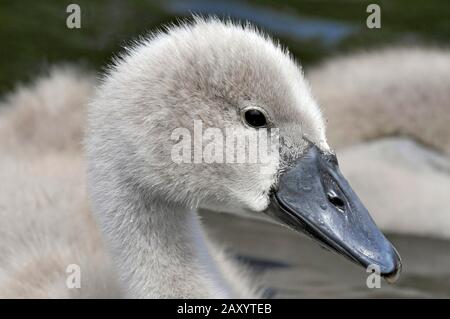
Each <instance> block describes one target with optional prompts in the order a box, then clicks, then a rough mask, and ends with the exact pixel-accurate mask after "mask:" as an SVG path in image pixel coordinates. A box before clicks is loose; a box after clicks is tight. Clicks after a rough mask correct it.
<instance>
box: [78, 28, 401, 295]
mask: <svg viewBox="0 0 450 319" xmlns="http://www.w3.org/2000/svg"><path fill="white" fill-rule="evenodd" d="M249 111H250V112H249ZM195 121H201V123H202V125H203V129H204V130H206V129H208V128H218V129H219V130H225V128H229V127H231V128H238V129H240V130H242V132H254V131H256V130H259V129H260V128H261V127H269V128H276V129H277V130H278V134H279V141H280V146H279V148H277V150H276V152H272V153H270V155H269V156H270V157H271V158H270V160H269V161H268V164H267V163H265V164H262V163H256V164H255V163H242V164H237V163H206V161H200V162H199V163H197V162H195V163H189V162H186V163H184V162H183V163H177V162H176V161H174V160H173V158H172V151H173V147H174V145H175V144H176V143H177V142H178V141H177V140H174V139H173V133H174V132H175V130H176V129H178V128H182V129H183V130H187V131H188V132H189V133H192V134H191V136H193V144H194V148H195V144H196V143H200V142H199V141H200V140H201V139H202V138H203V137H202V136H200V137H199V136H198V135H197V134H196V133H195V131H194V122H195ZM252 125H253V127H252ZM254 126H257V127H258V128H255V127H254ZM209 143H213V144H212V145H215V143H220V142H219V140H218V139H217V140H216V139H213V140H212V141H211V140H210V141H209ZM209 145H211V144H209ZM85 146H86V151H87V166H88V191H89V193H90V198H91V204H92V210H93V213H94V215H95V216H96V219H97V221H98V223H99V225H100V228H101V230H102V233H103V236H104V239H105V242H106V243H107V245H108V248H109V250H110V252H111V255H112V258H113V261H114V264H115V266H116V268H117V271H118V273H119V277H120V282H121V285H122V287H123V289H124V292H125V295H126V296H128V297H137V298H146V297H150V298H160V297H172V298H201V297H207V298H212V297H218V298H220V297H251V296H253V295H252V294H251V291H252V290H251V289H250V288H249V289H245V288H244V287H243V286H244V284H243V283H240V282H238V280H236V279H233V276H232V275H231V274H230V272H229V271H224V270H225V268H224V267H226V266H224V265H226V263H227V262H226V260H225V259H223V258H221V257H220V256H218V255H217V254H216V252H215V247H214V245H213V244H212V243H211V242H210V241H208V238H207V236H205V235H204V233H203V230H202V226H201V223H200V221H199V218H198V215H197V213H196V210H197V209H198V208H208V209H215V210H220V211H225V212H230V213H234V214H243V215H247V216H248V215H250V216H253V217H256V218H264V219H269V220H272V221H274V222H276V223H278V224H282V225H285V226H287V227H289V228H291V229H293V230H295V231H300V232H304V233H307V234H308V235H310V236H311V237H312V238H314V239H315V240H317V241H319V243H320V244H321V245H323V246H325V247H327V248H329V249H331V250H333V251H336V252H338V253H340V254H342V255H344V256H346V257H348V258H349V259H350V260H352V261H354V262H356V263H358V264H360V265H362V266H364V267H367V266H368V265H370V264H375V265H377V266H379V267H380V271H381V274H382V275H384V276H386V277H388V278H394V277H397V274H398V273H399V270H400V266H401V264H400V258H399V256H398V254H397V252H396V251H395V249H394V248H393V246H392V245H391V244H390V243H389V241H388V240H387V239H386V238H385V237H384V236H383V235H382V233H381V232H380V231H379V230H378V228H377V227H376V225H375V223H374V222H373V220H372V219H371V217H370V215H369V213H368V212H367V210H366V209H365V207H364V206H363V204H362V203H361V202H360V200H359V199H358V197H357V196H356V194H355V193H354V192H353V191H352V189H351V187H350V186H349V184H348V183H347V181H346V180H345V179H344V177H343V176H342V175H341V174H340V172H339V168H338V164H337V160H336V157H335V155H334V153H333V152H332V150H331V149H330V147H329V146H328V144H327V142H326V136H325V125H324V122H323V119H322V115H321V113H320V111H319V108H318V106H317V105H316V103H315V101H314V99H313V98H312V96H311V94H310V91H309V88H308V85H307V83H306V81H305V79H304V78H303V75H302V72H301V70H300V68H299V66H298V65H297V64H296V63H295V62H294V61H293V59H292V58H291V57H290V55H289V54H288V53H287V52H286V51H285V50H283V49H282V48H280V46H279V45H276V44H274V43H273V42H272V41H271V40H270V39H269V38H268V37H267V36H265V35H263V34H261V33H260V32H258V31H257V30H255V29H254V28H252V27H250V26H246V27H243V26H240V25H235V24H232V23H230V22H226V23H224V22H220V21H218V20H215V19H210V20H201V19H197V20H196V21H195V22H194V23H192V24H185V25H182V26H179V27H173V28H170V29H169V30H167V32H166V33H159V34H156V35H154V36H152V37H151V38H150V39H146V40H142V41H141V42H140V43H138V44H136V45H135V46H134V47H133V48H130V49H128V50H127V53H126V54H125V56H123V57H122V58H120V59H117V60H116V61H115V64H114V66H112V67H111V68H110V70H109V72H108V74H107V75H106V76H105V78H104V80H103V83H102V84H101V85H100V87H99V89H98V91H97V93H96V96H95V97H94V99H93V101H92V103H90V106H89V109H88V127H87V136H86V139H85ZM215 146H217V145H215ZM219 146H220V145H219ZM189 158H190V156H189ZM237 284H238V285H237Z"/></svg>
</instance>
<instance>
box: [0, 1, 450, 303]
mask: <svg viewBox="0 0 450 319" xmlns="http://www.w3.org/2000/svg"><path fill="white" fill-rule="evenodd" d="M73 2H74V1H59V0H46V1H23V0H18V1H17V0H15V1H13V0H3V1H1V3H0V43H1V46H0V57H1V58H0V100H2V101H6V102H4V103H3V104H1V105H0V111H1V108H2V107H3V108H6V107H8V104H13V102H11V101H14V92H15V91H14V90H16V89H17V88H18V87H19V86H29V85H32V83H33V82H34V81H35V79H36V78H37V77H38V76H40V75H41V74H43V73H46V72H47V71H48V70H49V69H51V67H53V66H54V65H64V64H70V65H75V66H76V67H77V68H82V69H84V70H89V72H101V71H102V70H103V69H104V68H105V67H106V66H107V64H108V63H109V62H110V61H111V58H112V57H113V56H114V55H116V54H119V53H120V52H121V50H122V47H124V46H127V45H128V44H130V43H132V40H134V39H137V37H138V36H139V35H143V34H145V33H147V32H151V31H152V30H156V29H157V28H161V26H162V25H165V24H169V23H179V21H180V19H189V18H190V16H191V14H193V13H195V14H201V15H216V16H218V17H225V18H231V19H232V20H236V21H250V22H252V23H254V24H255V25H257V26H258V27H260V28H261V29H262V30H265V31H267V32H268V33H270V34H271V35H272V36H273V37H274V38H277V39H279V40H280V42H281V43H282V44H283V45H284V46H287V47H288V48H289V50H290V51H291V52H292V53H293V55H294V56H295V57H296V59H297V60H298V61H300V63H301V64H302V65H303V67H304V68H305V70H306V75H307V77H308V78H309V79H310V81H311V84H312V90H313V92H314V93H316V96H317V99H318V100H319V102H320V104H321V106H322V108H323V110H324V113H325V116H326V118H327V122H328V124H329V133H328V135H329V137H330V141H331V144H332V145H333V146H335V147H336V148H337V151H338V155H340V156H339V158H340V160H341V165H342V169H343V171H344V173H345V174H347V175H348V176H349V179H350V181H351V183H352V184H354V185H355V189H356V191H357V192H358V193H359V194H360V195H361V197H362V199H363V201H364V202H366V203H367V205H368V207H369V209H370V210H371V211H372V212H373V214H374V219H375V220H376V222H377V223H378V224H379V225H380V226H381V227H382V228H383V229H384V230H386V231H388V237H389V238H390V239H391V240H392V241H393V242H394V244H395V245H396V247H397V248H398V250H399V252H400V254H401V255H402V257H403V262H404V273H403V277H402V279H401V281H400V282H399V283H398V284H396V285H388V284H387V283H384V282H383V283H382V287H381V288H380V289H369V288H367V286H366V277H367V274H366V273H365V272H364V270H362V269H360V268H359V267H358V266H354V265H352V264H350V263H349V262H348V261H346V260H344V259H342V258H341V257H337V256H335V255H333V254H331V253H329V252H326V251H324V250H322V249H320V248H319V247H318V246H317V245H316V244H314V243H312V242H310V241H309V240H308V239H306V238H303V237H300V236H299V235H296V234H293V233H291V232H289V231H286V230H284V229H280V228H278V227H276V226H273V225H267V224H265V223H262V222H256V221H251V220H243V219H238V218H234V217H229V216H222V215H220V214H219V215H211V214H209V213H204V216H205V222H206V224H207V225H208V228H209V231H210V232H211V234H212V235H213V236H216V237H218V238H220V239H221V240H222V241H224V242H227V243H228V244H229V246H230V247H232V248H233V249H234V250H235V251H237V252H238V255H237V259H238V260H240V261H242V262H243V263H246V264H248V265H249V266H250V267H251V268H252V269H253V270H254V271H255V272H256V273H257V275H258V276H260V277H261V278H262V281H263V283H264V287H265V290H266V295H267V296H269V297H278V298H280V297H327V298H328V297H331V298H333V297H361V298H364V297H444V298H449V297H450V205H449V204H447V202H448V196H449V195H450V158H449V156H450V134H449V132H450V117H449V114H450V86H449V85H450V55H449V53H448V47H449V44H450V2H449V1H447V0H434V1H419V0H414V1H406V0H395V1H392V0H390V1H387V0H386V1H358V0H335V1H324V0H314V1H312V0H309V1H272V0H259V1H258V0H254V1H204V0H184V1H182V0H169V1H161V2H159V1H151V0H129V1H119V0H111V1H87V0H86V1H84V0H83V1H82V0H77V1H76V2H75V3H76V4H78V5H79V6H80V8H81V28H80V29H68V28H67V27H66V18H67V16H68V13H66V7H67V5H69V4H70V3H73ZM371 3H377V4H378V5H379V6H380V8H381V28H380V29H369V28H368V27H367V26H366V19H367V17H368V16H369V14H370V13H367V12H366V8H367V6H368V5H369V4H371ZM11 96H12V98H11ZM77 136H78V135H77ZM0 222H1V221H0Z"/></svg>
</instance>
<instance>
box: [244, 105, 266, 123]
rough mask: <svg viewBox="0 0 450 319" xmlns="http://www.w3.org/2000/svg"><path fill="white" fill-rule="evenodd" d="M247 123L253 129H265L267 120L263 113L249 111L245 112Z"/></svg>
mask: <svg viewBox="0 0 450 319" xmlns="http://www.w3.org/2000/svg"><path fill="white" fill-rule="evenodd" d="M244 119H245V122H246V123H247V124H248V125H249V126H251V127H256V128H258V127H264V126H266V125H267V119H266V116H265V115H264V113H263V112H261V111H260V110H257V109H248V110H246V111H245V112H244Z"/></svg>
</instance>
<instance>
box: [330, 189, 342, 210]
mask: <svg viewBox="0 0 450 319" xmlns="http://www.w3.org/2000/svg"><path fill="white" fill-rule="evenodd" d="M327 196H328V201H329V202H330V203H331V204H333V205H334V206H335V207H336V208H338V209H339V210H344V208H345V203H344V201H343V200H342V199H341V198H340V197H339V196H338V195H337V194H336V193H335V192H333V191H330V192H328V194H327Z"/></svg>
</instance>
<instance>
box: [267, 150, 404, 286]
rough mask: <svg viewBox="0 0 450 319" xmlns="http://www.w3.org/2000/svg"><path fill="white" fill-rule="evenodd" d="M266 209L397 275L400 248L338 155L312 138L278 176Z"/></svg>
mask: <svg viewBox="0 0 450 319" xmlns="http://www.w3.org/2000/svg"><path fill="white" fill-rule="evenodd" d="M273 206H275V207H273ZM267 214H269V215H270V216H271V217H272V218H275V219H276V220H277V221H278V222H281V223H282V224H284V225H286V226H288V227H289V228H291V229H294V230H296V231H300V232H303V233H306V234H307V235H309V236H310V237H312V238H313V239H314V240H316V241H318V242H319V244H321V245H322V246H324V247H325V248H328V249H330V250H332V251H335V252H337V253H339V254H341V255H343V256H345V257H347V258H348V259H350V260H351V261H353V262H355V263H357V264H359V265H361V266H363V267H365V268H367V267H368V266H369V265H375V266H377V267H378V269H379V271H380V274H381V275H382V276H383V277H385V279H386V280H387V281H388V282H395V281H396V280H397V279H398V277H399V275H400V271H401V260H400V256H399V254H398V253H397V251H396V250H395V248H394V247H393V246H392V244H391V243H390V242H389V241H388V240H387V239H386V237H384V235H383V234H382V233H381V231H380V230H379V229H378V227H377V226H376V224H375V222H374V221H373V219H372V218H371V216H370V214H369V212H368V211H367V209H366V208H365V207H364V205H363V204H362V203H361V201H360V199H359V198H358V196H357V195H356V194H355V192H354V191H353V190H352V188H351V187H350V185H349V183H348V182H347V180H346V179H345V178H344V176H342V174H341V172H340V170H339V166H338V162H337V159H336V156H335V155H334V154H329V153H325V152H323V151H321V150H320V149H319V148H318V147H317V146H315V145H313V144H311V145H310V146H309V148H308V150H307V151H306V153H305V155H304V156H303V157H302V158H301V159H300V160H298V161H297V162H295V164H294V166H292V167H291V168H290V169H288V170H287V171H286V172H284V173H283V174H282V175H281V176H280V179H279V184H278V189H277V190H276V191H274V192H273V194H272V209H269V210H267Z"/></svg>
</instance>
